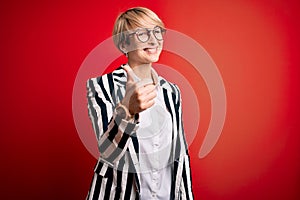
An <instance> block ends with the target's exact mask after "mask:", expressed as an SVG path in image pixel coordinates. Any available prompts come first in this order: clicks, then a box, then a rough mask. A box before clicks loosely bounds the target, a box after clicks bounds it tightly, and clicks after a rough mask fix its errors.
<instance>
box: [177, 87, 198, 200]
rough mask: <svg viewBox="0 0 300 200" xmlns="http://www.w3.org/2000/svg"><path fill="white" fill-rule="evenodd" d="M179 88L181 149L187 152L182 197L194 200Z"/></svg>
mask: <svg viewBox="0 0 300 200" xmlns="http://www.w3.org/2000/svg"><path fill="white" fill-rule="evenodd" d="M176 88H177V94H178V104H177V105H178V107H179V108H178V111H179V119H180V120H179V135H180V137H182V140H181V141H182V142H181V148H184V150H185V152H184V153H182V154H181V156H182V157H181V158H180V160H181V162H183V170H182V181H181V184H180V190H181V195H183V196H184V198H183V199H189V200H191V199H194V197H193V190H192V177H191V167H190V156H189V154H188V146H187V142H186V139H185V133H184V128H183V119H182V99H181V93H180V90H179V88H178V87H177V86H176Z"/></svg>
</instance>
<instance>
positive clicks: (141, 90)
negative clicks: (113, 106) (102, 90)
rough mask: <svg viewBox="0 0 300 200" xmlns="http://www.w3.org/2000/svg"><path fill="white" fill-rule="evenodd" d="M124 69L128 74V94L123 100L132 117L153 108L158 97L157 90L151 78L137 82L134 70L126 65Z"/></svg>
mask: <svg viewBox="0 0 300 200" xmlns="http://www.w3.org/2000/svg"><path fill="white" fill-rule="evenodd" d="M123 69H124V70H125V71H126V73H127V83H126V93H125V96H124V98H123V99H122V102H121V104H123V105H124V106H125V107H126V108H127V109H128V110H129V113H130V114H131V115H135V114H136V113H140V112H142V111H143V110H146V109H148V108H150V107H151V106H153V104H154V99H155V97H156V95H157V94H156V89H155V85H154V84H153V80H152V79H150V78H147V79H142V80H137V79H136V78H135V74H134V72H133V71H132V69H131V68H130V67H129V66H128V65H125V66H124V67H123Z"/></svg>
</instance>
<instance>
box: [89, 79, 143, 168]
mask: <svg viewBox="0 0 300 200" xmlns="http://www.w3.org/2000/svg"><path fill="white" fill-rule="evenodd" d="M105 80H106V81H107V82H105V81H104V79H102V78H100V79H99V80H97V79H96V78H92V79H89V80H88V81H87V99H88V111H89V117H90V119H91V121H92V125H93V128H94V131H95V133H96V137H97V140H98V147H99V151H100V153H101V157H102V158H104V159H105V160H106V161H107V162H108V164H111V165H113V164H114V163H115V162H117V161H118V160H119V159H120V158H121V157H122V156H123V155H124V153H125V152H126V149H127V147H128V144H129V142H130V140H131V138H130V135H131V134H132V133H133V132H135V131H136V129H137V128H138V125H137V124H135V123H129V122H128V121H126V120H124V119H121V118H120V117H119V116H118V115H116V112H115V105H114V102H113V101H112V98H111V96H110V93H109V92H107V91H105V89H104V88H105V87H104V86H106V85H108V84H109V83H108V79H105ZM101 86H102V87H101Z"/></svg>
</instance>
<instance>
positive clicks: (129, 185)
mask: <svg viewBox="0 0 300 200" xmlns="http://www.w3.org/2000/svg"><path fill="white" fill-rule="evenodd" d="M126 81H127V74H126V72H125V70H124V69H123V68H122V67H120V68H118V69H116V70H114V71H113V72H112V73H109V74H106V75H103V76H101V77H97V78H91V79H89V80H88V81H87V92H88V95H87V98H88V111H89V117H90V119H91V121H92V125H93V128H94V131H95V133H96V137H97V140H98V147H99V151H100V158H99V160H98V162H97V164H96V166H95V169H94V177H93V180H92V183H91V187H90V190H89V193H88V196H87V199H88V200H96V199H97V200H98V199H100V200H102V199H112V200H118V199H124V200H129V199H140V198H139V191H140V183H139V173H141V171H140V168H139V158H138V157H139V156H138V151H139V148H138V145H139V144H138V139H137V137H136V136H135V132H136V130H137V129H138V123H128V122H125V121H124V120H121V119H119V118H118V116H117V115H116V114H115V113H114V108H115V107H116V105H117V104H118V103H119V102H120V101H121V100H122V98H123V96H124V95H125V91H126ZM158 81H159V84H160V86H161V87H162V89H163V95H164V101H165V105H166V107H167V109H168V111H169V113H170V115H171V118H172V124H173V125H172V130H173V131H172V148H171V149H172V152H171V157H172V160H171V161H170V164H171V167H172V181H171V182H172V183H171V194H170V199H171V200H173V199H176V200H177V199H193V192H192V184H191V172H190V160H189V155H188V151H187V144H186V141H185V136H184V131H183V124H182V108H181V97H180V91H179V89H178V87H177V86H176V85H174V84H172V83H170V82H168V81H166V80H165V79H164V78H162V77H160V76H159V77H158Z"/></svg>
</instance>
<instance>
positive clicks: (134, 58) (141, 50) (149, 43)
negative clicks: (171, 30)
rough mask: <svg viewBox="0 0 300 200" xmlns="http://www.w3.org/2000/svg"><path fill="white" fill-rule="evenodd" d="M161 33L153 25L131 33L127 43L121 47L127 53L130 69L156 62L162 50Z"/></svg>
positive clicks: (159, 29)
mask: <svg viewBox="0 0 300 200" xmlns="http://www.w3.org/2000/svg"><path fill="white" fill-rule="evenodd" d="M163 31H164V30H163V29H161V28H160V27H158V26H157V25H153V24H148V25H147V26H144V27H143V28H141V27H139V28H136V29H135V30H134V31H131V33H130V34H129V35H128V42H127V43H125V44H124V46H123V47H124V49H125V51H126V52H127V53H128V63H129V65H130V66H131V67H135V66H138V65H143V64H151V63H153V62H157V61H158V59H159V56H160V53H161V51H162V48H163V40H162V36H163Z"/></svg>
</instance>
